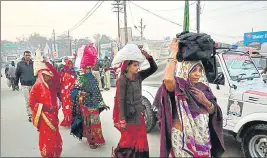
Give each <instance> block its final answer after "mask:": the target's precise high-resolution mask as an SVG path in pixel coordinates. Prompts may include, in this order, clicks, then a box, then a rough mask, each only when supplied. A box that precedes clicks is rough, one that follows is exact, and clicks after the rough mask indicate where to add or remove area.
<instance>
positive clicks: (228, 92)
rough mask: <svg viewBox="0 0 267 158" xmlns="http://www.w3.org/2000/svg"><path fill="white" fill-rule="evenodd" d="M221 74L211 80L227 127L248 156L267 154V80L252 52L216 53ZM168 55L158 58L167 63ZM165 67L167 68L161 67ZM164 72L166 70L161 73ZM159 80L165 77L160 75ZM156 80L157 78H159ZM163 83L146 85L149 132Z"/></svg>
mask: <svg viewBox="0 0 267 158" xmlns="http://www.w3.org/2000/svg"><path fill="white" fill-rule="evenodd" d="M216 58H217V70H218V75H217V77H216V79H215V80H214V81H213V82H211V83H209V87H210V88H211V90H212V92H213V93H214V95H215V96H216V98H217V102H218V105H219V106H220V107H221V110H222V112H223V117H224V118H223V119H224V124H223V127H224V130H225V132H227V133H228V134H231V135H233V136H234V138H235V139H237V140H238V141H239V142H240V143H241V146H242V151H243V153H244V155H245V156H246V157H266V156H267V84H265V83H264V81H263V78H262V75H261V74H260V72H259V71H258V69H257V67H256V65H255V64H254V62H253V61H252V59H251V57H250V56H249V54H247V53H244V52H241V51H235V50H231V49H224V50H218V51H217V54H216ZM166 61H167V60H166V59H164V60H160V61H158V63H163V62H165V64H159V65H162V67H164V65H165V66H166ZM159 69H162V71H164V68H160V67H159ZM161 76H163V73H162V74H161ZM158 79H159V81H158V82H159V83H162V79H163V78H160V77H158ZM155 83H156V82H155ZM158 87H159V86H155V85H143V91H142V95H143V104H144V105H145V106H146V110H145V119H146V128H147V132H150V131H151V130H152V129H153V128H154V127H155V125H156V122H157V118H156V113H157V108H156V107H155V106H152V103H153V101H154V98H155V96H156V92H157V90H158Z"/></svg>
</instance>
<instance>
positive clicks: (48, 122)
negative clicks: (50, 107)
mask: <svg viewBox="0 0 267 158" xmlns="http://www.w3.org/2000/svg"><path fill="white" fill-rule="evenodd" d="M42 117H43V119H44V121H45V123H46V124H47V125H48V126H49V127H50V128H51V129H52V130H53V131H55V132H56V131H57V129H56V127H54V126H53V124H52V123H51V122H50V121H49V119H48V118H47V117H46V116H45V114H44V113H43V112H42Z"/></svg>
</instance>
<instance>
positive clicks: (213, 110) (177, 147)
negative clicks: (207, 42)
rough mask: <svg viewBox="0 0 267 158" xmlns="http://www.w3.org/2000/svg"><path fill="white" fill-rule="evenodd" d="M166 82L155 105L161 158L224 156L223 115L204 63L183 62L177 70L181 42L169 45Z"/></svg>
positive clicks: (176, 41) (173, 42)
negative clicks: (208, 81)
mask: <svg viewBox="0 0 267 158" xmlns="http://www.w3.org/2000/svg"><path fill="white" fill-rule="evenodd" d="M170 50H171V54H170V58H169V59H168V63H167V66H166V69H165V74H164V83H163V84H162V86H161V87H160V88H159V90H158V92H157V95H156V97H155V98H156V99H155V100H154V105H155V106H158V110H159V111H158V117H159V121H160V157H169V154H170V153H171V155H172V157H175V158H178V157H207V158H208V157H221V156H222V154H223V152H224V140H223V133H222V132H223V128H222V123H223V122H222V121H223V119H222V112H221V109H220V107H219V106H218V104H217V102H216V98H215V96H214V95H213V94H212V92H211V90H210V88H209V87H208V86H207V85H206V84H205V83H207V79H206V76H205V72H204V67H203V64H202V62H201V61H183V62H182V64H181V67H180V68H179V69H178V70H177V71H178V72H177V77H175V76H174V75H173V73H174V71H175V69H176V63H177V58H176V57H177V55H178V54H177V53H180V52H178V51H179V49H178V40H177V39H174V40H173V41H172V43H171V45H170Z"/></svg>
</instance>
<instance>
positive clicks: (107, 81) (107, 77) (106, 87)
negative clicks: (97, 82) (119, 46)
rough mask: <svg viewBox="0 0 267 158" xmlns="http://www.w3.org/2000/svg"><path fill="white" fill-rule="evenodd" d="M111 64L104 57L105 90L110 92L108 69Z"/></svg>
mask: <svg viewBox="0 0 267 158" xmlns="http://www.w3.org/2000/svg"><path fill="white" fill-rule="evenodd" d="M110 66H111V64H110V61H109V59H108V57H107V56H105V59H104V70H105V76H104V81H105V90H110V70H109V68H110Z"/></svg>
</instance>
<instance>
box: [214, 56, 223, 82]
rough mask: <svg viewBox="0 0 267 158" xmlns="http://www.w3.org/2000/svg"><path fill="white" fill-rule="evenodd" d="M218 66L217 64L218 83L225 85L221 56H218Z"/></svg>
mask: <svg viewBox="0 0 267 158" xmlns="http://www.w3.org/2000/svg"><path fill="white" fill-rule="evenodd" d="M216 66H217V72H218V73H217V77H216V84H219V85H225V77H224V74H223V71H222V67H221V63H220V61H219V58H218V57H216Z"/></svg>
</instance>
